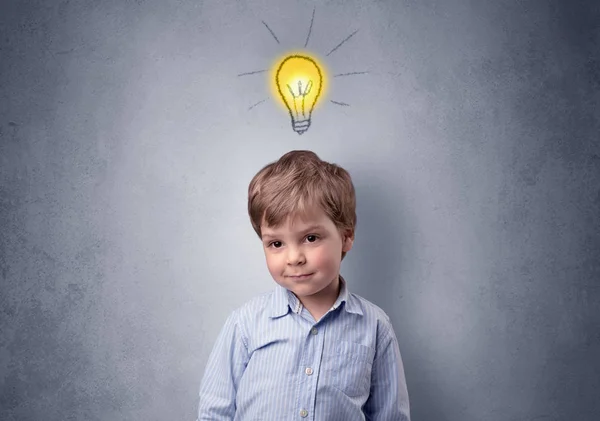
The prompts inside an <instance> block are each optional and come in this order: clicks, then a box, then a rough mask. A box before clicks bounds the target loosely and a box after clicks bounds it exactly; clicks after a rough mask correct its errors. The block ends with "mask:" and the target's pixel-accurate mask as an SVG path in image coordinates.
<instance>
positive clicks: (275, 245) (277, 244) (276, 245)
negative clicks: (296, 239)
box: [269, 241, 281, 249]
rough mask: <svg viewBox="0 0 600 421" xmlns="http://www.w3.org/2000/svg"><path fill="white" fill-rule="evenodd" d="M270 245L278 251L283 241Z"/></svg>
mask: <svg viewBox="0 0 600 421" xmlns="http://www.w3.org/2000/svg"><path fill="white" fill-rule="evenodd" d="M269 245H270V246H272V247H275V248H276V249H278V248H279V247H281V241H273V242H272V243H271V244H269Z"/></svg>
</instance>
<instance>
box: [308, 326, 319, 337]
mask: <svg viewBox="0 0 600 421" xmlns="http://www.w3.org/2000/svg"><path fill="white" fill-rule="evenodd" d="M310 333H312V334H313V335H316V334H317V333H319V331H318V330H317V328H316V327H313V328H312V329H311V330H310Z"/></svg>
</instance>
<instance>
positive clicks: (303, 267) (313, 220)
mask: <svg viewBox="0 0 600 421" xmlns="http://www.w3.org/2000/svg"><path fill="white" fill-rule="evenodd" d="M261 233H262V242H263V248H264V251H265V256H266V259H267V267H268V268H269V272H270V273H271V276H272V277H273V279H274V280H275V282H277V283H278V284H279V285H281V286H283V287H284V288H287V289H288V290H290V291H292V292H293V293H294V294H296V296H297V297H298V298H299V299H300V301H301V302H303V303H304V304H306V303H305V301H306V300H310V301H311V302H320V301H323V300H324V301H330V300H331V298H332V297H333V301H332V302H331V304H333V302H334V301H335V299H336V298H337V293H338V285H339V278H338V277H339V272H340V264H341V261H342V251H344V252H348V251H349V250H350V249H351V248H352V243H353V238H352V237H353V236H351V233H348V235H345V236H342V235H341V234H340V232H339V230H338V228H337V227H336V226H335V224H334V223H333V221H332V220H331V219H329V217H327V215H326V214H325V213H324V212H323V211H322V210H320V209H315V210H313V212H311V213H310V215H309V216H308V217H306V218H299V217H294V218H288V220H287V221H286V222H285V223H284V224H282V226H279V227H269V226H266V225H264V224H263V225H262V226H261ZM299 275H303V276H299Z"/></svg>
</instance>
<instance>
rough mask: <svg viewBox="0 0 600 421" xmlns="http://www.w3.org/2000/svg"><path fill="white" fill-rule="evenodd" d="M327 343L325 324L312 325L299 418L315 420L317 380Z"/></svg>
mask: <svg viewBox="0 0 600 421" xmlns="http://www.w3.org/2000/svg"><path fill="white" fill-rule="evenodd" d="M324 343H325V326H324V325H323V324H320V325H312V326H311V327H310V329H309V330H308V332H307V334H306V337H305V342H304V349H303V352H302V359H301V361H302V363H301V365H300V367H298V370H300V379H301V380H300V384H299V388H300V396H299V400H298V408H297V416H296V417H295V419H297V420H300V421H302V420H313V421H314V420H315V405H316V396H317V381H318V379H319V372H320V368H321V357H322V356H323V346H324Z"/></svg>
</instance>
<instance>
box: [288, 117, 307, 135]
mask: <svg viewBox="0 0 600 421" xmlns="http://www.w3.org/2000/svg"><path fill="white" fill-rule="evenodd" d="M309 127H310V118H307V119H306V120H299V121H296V120H293V119H292V128H293V129H294V131H295V132H296V133H298V134H302V133H304V132H305V131H307V130H308V128H309Z"/></svg>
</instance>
